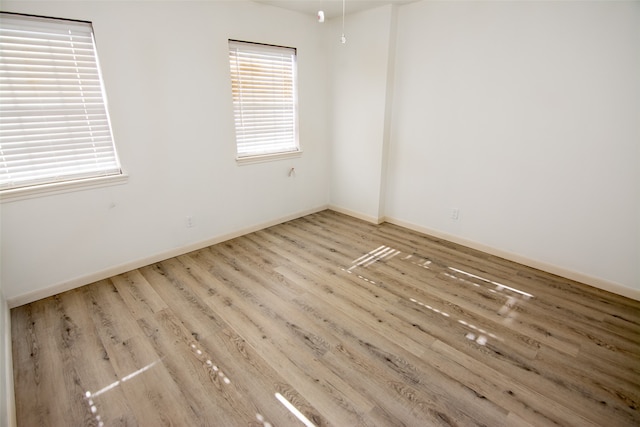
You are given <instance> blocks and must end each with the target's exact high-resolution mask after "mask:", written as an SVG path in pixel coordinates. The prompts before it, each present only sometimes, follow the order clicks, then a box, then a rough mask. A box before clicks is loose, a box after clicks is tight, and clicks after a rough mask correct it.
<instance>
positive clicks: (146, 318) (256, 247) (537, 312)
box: [11, 210, 640, 427]
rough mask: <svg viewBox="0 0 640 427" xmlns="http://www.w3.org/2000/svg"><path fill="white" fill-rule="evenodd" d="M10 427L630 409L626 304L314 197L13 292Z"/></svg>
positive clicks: (633, 368) (619, 420)
mask: <svg viewBox="0 0 640 427" xmlns="http://www.w3.org/2000/svg"><path fill="white" fill-rule="evenodd" d="M11 316H12V323H11V326H12V343H13V347H12V348H13V360H14V383H15V392H16V412H17V419H18V425H19V426H35V425H38V426H41V425H42V426H48V425H50V426H58V425H89V426H104V425H109V426H110V425H123V426H124V425H138V426H157V425H194V426H196V425H198V426H209V425H211V426H217V425H249V426H255V427H259V426H261V427H266V426H278V425H280V426H282V425H286V426H295V425H307V426H311V425H315V426H331V425H335V426H346V425H349V426H352V425H354V426H355V425H362V426H389V425H399V426H401V425H404V426H423V425H429V426H431V425H433V426H452V425H459V426H468V425H469V426H471V425H485V426H558V425H571V426H574V425H575V426H595V425H598V426H604V425H607V426H609V425H611V426H616V427H617V426H634V427H635V426H638V425H640V302H639V301H635V300H631V299H628V298H624V297H622V296H619V295H614V294H610V293H607V292H605V291H602V290H600V289H595V288H591V287H589V286H586V285H584V284H581V283H577V282H574V281H572V280H568V279H564V278H561V277H558V276H554V275H552V274H548V273H544V272H541V271H538V270H535V269H533V268H530V267H526V266H522V265H518V264H516V263H513V262H510V261H507V260H505V259H502V258H498V257H495V256H492V255H489V254H486V253H482V252H480V251H476V250H473V249H470V248H466V247H464V246H461V245H457V244H454V243H451V242H447V241H444V240H442V239H438V238H434V237H432V236H427V235H424V234H421V233H416V232H413V231H410V230H407V229H405V228H402V227H399V226H396V225H393V224H388V223H383V224H370V223H366V222H364V221H361V220H358V219H355V218H352V217H349V216H346V215H344V214H340V213H336V212H333V211H329V210H327V211H322V212H318V213H315V214H312V215H308V216H306V217H303V218H299V219H297V220H293V221H289V222H286V223H283V224H279V225H276V226H273V227H269V228H267V229H264V230H261V231H257V232H255V233H251V234H248V235H246V236H241V237H238V238H235V239H232V240H229V241H227V242H223V243H221V244H218V245H214V246H211V247H208V248H204V249H201V250H198V251H194V252H191V253H188V254H184V255H181V256H179V257H176V258H171V259H168V260H165V261H162V262H159V263H155V264H152V265H149V266H146V267H143V268H140V269H137V270H133V271H131V272H128V273H125V274H121V275H118V276H115V277H112V278H109V279H105V280H101V281H99V282H96V283H93V284H90V285H87V286H85V287H82V288H79V289H75V290H72V291H69V292H65V293H62V294H59V295H56V296H54V297H50V298H46V299H43V300H41V301H36V302H34V303H31V304H27V305H24V306H21V307H17V308H14V309H12V310H11Z"/></svg>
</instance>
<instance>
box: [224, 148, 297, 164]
mask: <svg viewBox="0 0 640 427" xmlns="http://www.w3.org/2000/svg"><path fill="white" fill-rule="evenodd" d="M300 156H302V150H298V151H289V152H286V153H275V154H263V155H259V156H247V157H236V162H237V163H238V165H249V164H253V163H263V162H270V161H275V160H282V159H291V158H295V157H300Z"/></svg>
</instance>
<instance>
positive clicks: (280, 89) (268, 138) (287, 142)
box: [229, 40, 299, 159]
mask: <svg viewBox="0 0 640 427" xmlns="http://www.w3.org/2000/svg"><path fill="white" fill-rule="evenodd" d="M229 65H230V69H231V88H232V95H233V112H234V117H235V129H236V144H237V156H238V158H239V159H240V158H243V157H250V156H262V155H269V154H276V153H288V152H297V151H299V144H298V123H297V121H298V120H297V116H298V112H297V76H296V50H295V49H294V48H288V47H278V46H270V45H261V44H256V43H247V42H240V41H234V40H229Z"/></svg>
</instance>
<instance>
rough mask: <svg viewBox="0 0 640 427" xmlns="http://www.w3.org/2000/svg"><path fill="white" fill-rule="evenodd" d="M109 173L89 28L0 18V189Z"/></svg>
mask: <svg viewBox="0 0 640 427" xmlns="http://www.w3.org/2000/svg"><path fill="white" fill-rule="evenodd" d="M115 174H121V170H120V164H119V161H118V157H117V153H116V149H115V145H114V143H113V138H112V136H111V128H110V124H109V117H108V114H107V108H106V102H105V96H104V89H103V85H102V79H101V76H100V70H99V66H98V58H97V56H96V49H95V43H94V39H93V30H92V26H91V23H88V22H78V21H67V20H60V19H51V18H41V17H32V16H24V15H16V14H9V13H2V14H0V190H3V189H13V188H18V187H26V186H32V185H37V184H44V183H54V182H61V181H69V180H73V179H81V178H90V177H98V176H107V175H115Z"/></svg>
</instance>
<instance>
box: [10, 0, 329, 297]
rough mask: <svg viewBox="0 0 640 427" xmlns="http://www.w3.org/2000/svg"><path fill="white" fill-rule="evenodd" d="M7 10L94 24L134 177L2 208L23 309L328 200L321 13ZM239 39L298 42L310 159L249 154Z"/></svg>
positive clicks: (125, 159) (216, 5)
mask: <svg viewBox="0 0 640 427" xmlns="http://www.w3.org/2000/svg"><path fill="white" fill-rule="evenodd" d="M2 8H3V10H4V11H11V12H22V13H31V14H36V15H45V16H56V17H65V18H74V19H82V20H90V21H92V22H93V25H94V32H95V37H96V42H97V46H98V53H99V56H100V62H101V66H102V71H103V76H104V80H105V86H106V90H107V96H108V101H109V110H110V113H111V120H112V126H113V134H114V138H115V141H116V145H117V148H118V151H119V154H120V158H121V161H122V164H123V167H124V169H125V171H126V172H127V173H128V174H129V176H130V178H129V181H128V183H126V184H124V185H118V186H112V187H107V188H100V189H92V190H85V191H78V192H73V193H65V194H59V195H53V196H48V197H39V198H34V199H29V200H22V201H16V202H12V203H4V204H3V205H2V207H1V209H2V212H1V224H0V226H1V227H2V248H1V249H2V253H3V256H2V277H1V280H2V282H3V286H4V292H5V296H6V297H7V300H8V301H9V303H10V305H11V304H14V305H15V304H19V303H22V302H27V301H29V300H32V299H34V298H37V297H42V296H46V294H47V293H50V291H57V290H63V289H64V288H65V287H72V286H77V285H79V284H84V283H86V279H87V278H89V279H92V278H97V277H99V276H100V274H101V273H104V274H106V275H110V273H112V272H114V271H117V270H118V269H120V268H126V267H133V266H135V265H136V262H138V261H139V262H142V263H144V262H146V261H148V260H152V259H154V257H157V256H158V255H160V256H161V255H162V254H168V253H172V252H175V251H180V250H181V248H190V247H193V245H197V244H198V243H199V242H205V241H209V240H211V239H213V240H215V239H216V238H218V237H220V236H227V235H230V234H233V233H236V232H241V231H242V230H247V229H251V228H252V227H255V226H259V225H261V224H269V223H272V222H277V221H279V220H280V219H283V218H290V217H293V216H296V215H300V214H304V213H307V212H309V211H313V210H316V209H319V208H323V207H325V206H326V205H327V204H328V192H329V189H328V182H329V177H328V169H329V166H328V159H329V157H328V156H329V149H328V144H327V143H326V138H327V131H326V128H327V126H326V125H327V115H326V111H327V108H326V102H327V101H326V99H327V95H326V93H327V88H326V87H325V82H326V71H325V70H326V67H325V66H326V55H325V48H326V46H325V44H324V40H323V37H322V34H323V33H322V31H321V29H320V28H319V27H318V26H317V23H316V22H315V19H314V17H313V16H304V15H301V14H298V13H294V12H290V11H286V10H284V9H279V8H274V7H270V6H263V5H259V4H256V3H252V2H247V1H230V2H224V1H215V2H210V1H209V2H182V1H176V2H144V1H141V2H131V1H124V2H120V1H118V2H104V1H83V2H76V1H70V2H57V1H43V2H30V1H11V0H9V1H3V7H2ZM229 38H233V39H240V40H248V41H256V42H263V43H270V44H277V45H285V46H294V47H297V48H298V74H299V108H300V116H299V119H300V140H301V144H302V148H303V150H304V153H303V155H302V157H300V158H296V159H293V160H279V161H274V162H269V163H261V164H252V165H243V166H238V165H237V164H236V161H235V140H234V133H233V118H232V106H231V86H230V85H231V84H230V78H229V68H228V57H227V55H228V46H227V40H228V39H229ZM291 167H295V169H296V172H297V173H296V175H295V177H288V172H289V169H290V168H291ZM187 215H190V216H192V217H193V219H194V222H195V227H193V228H187V227H186V225H185V218H186V216H187Z"/></svg>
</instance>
